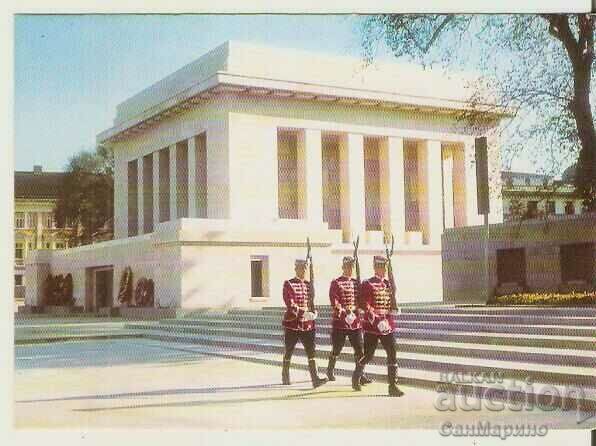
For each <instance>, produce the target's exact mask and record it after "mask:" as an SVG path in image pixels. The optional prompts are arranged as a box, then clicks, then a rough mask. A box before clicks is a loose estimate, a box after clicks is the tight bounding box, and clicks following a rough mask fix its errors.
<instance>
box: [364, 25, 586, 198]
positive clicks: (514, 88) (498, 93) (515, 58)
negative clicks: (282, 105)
mask: <svg viewBox="0 0 596 446" xmlns="http://www.w3.org/2000/svg"><path fill="white" fill-rule="evenodd" d="M595 28H596V18H595V17H594V16H591V15H589V14H576V15H553V14H545V15H445V14H431V15H410V14H401V15H376V16H369V17H367V18H366V19H365V20H364V22H363V25H362V46H363V50H364V54H365V57H366V59H367V60H368V61H372V60H373V59H374V57H375V56H376V53H377V49H378V47H379V45H384V46H385V47H386V48H387V49H388V50H389V51H390V52H391V53H392V54H393V55H394V56H396V57H404V58H408V59H411V60H414V61H416V62H418V63H421V64H423V65H425V66H428V65H437V64H440V65H442V66H443V67H444V68H447V69H451V70H461V69H473V70H474V71H476V72H477V74H478V76H477V80H476V81H474V82H472V85H470V87H471V90H472V91H473V94H471V95H470V98H469V102H470V105H472V106H478V105H479V104H487V103H491V104H494V105H495V106H497V107H507V108H508V109H510V110H513V119H512V120H511V121H510V122H509V124H508V126H507V127H506V128H505V129H504V135H505V136H506V138H503V140H504V142H505V153H504V156H505V160H506V163H507V162H511V160H512V159H513V158H515V157H516V156H518V155H519V153H520V152H524V151H526V152H527V151H528V150H531V151H533V155H534V156H535V157H537V158H540V157H542V158H543V165H544V168H545V170H546V171H548V173H550V174H559V173H561V168H562V166H564V165H565V164H570V163H571V162H573V161H575V160H577V167H576V175H575V184H576V187H577V190H578V192H579V193H580V194H581V196H582V197H583V198H584V202H585V204H586V206H587V207H588V208H589V209H591V210H596V155H595V153H596V133H595V129H594V114H595V107H594V103H595V102H596V100H595V98H594V95H593V94H592V91H591V84H592V82H593V80H594V78H595V77H596V70H595V69H594V63H593V62H594V31H595Z"/></svg>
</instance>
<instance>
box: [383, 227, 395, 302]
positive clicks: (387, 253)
mask: <svg viewBox="0 0 596 446" xmlns="http://www.w3.org/2000/svg"><path fill="white" fill-rule="evenodd" d="M394 245H395V239H394V238H393V234H391V250H389V245H388V244H387V243H385V256H386V257H387V275H388V276H389V283H390V284H391V310H397V301H396V299H395V278H394V277H393V266H392V265H391V256H392V255H393V247H394Z"/></svg>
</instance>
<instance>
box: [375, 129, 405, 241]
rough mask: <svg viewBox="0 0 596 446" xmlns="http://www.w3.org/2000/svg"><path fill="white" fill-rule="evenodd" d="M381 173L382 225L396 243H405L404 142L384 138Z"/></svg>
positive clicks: (381, 145)
mask: <svg viewBox="0 0 596 446" xmlns="http://www.w3.org/2000/svg"><path fill="white" fill-rule="evenodd" d="M379 163H380V172H381V184H380V186H381V224H382V226H383V228H384V229H386V230H387V231H389V232H390V233H392V234H393V236H394V237H395V243H396V244H397V245H402V244H404V243H405V234H406V219H405V192H404V175H405V173H404V140H403V138H397V137H388V138H383V139H382V140H381V142H380V146H379Z"/></svg>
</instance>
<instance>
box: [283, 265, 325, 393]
mask: <svg viewBox="0 0 596 446" xmlns="http://www.w3.org/2000/svg"><path fill="white" fill-rule="evenodd" d="M306 265H307V262H306V261H305V260H302V259H298V260H296V263H295V268H294V269H295V271H296V276H295V277H293V278H292V279H289V280H286V281H285V282H284V286H283V298H284V302H285V304H286V308H287V310H286V313H285V314H284V318H283V321H282V325H283V326H284V344H285V353H284V359H283V368H282V383H283V384H284V385H289V384H290V361H291V359H292V353H294V348H295V347H296V343H297V342H298V341H300V342H302V345H303V346H304V350H305V351H306V356H307V357H308V370H309V372H310V378H311V380H312V385H313V387H314V388H317V387H319V386H322V385H323V384H325V383H326V382H327V379H325V378H319V376H318V374H317V365H316V362H315V319H316V317H317V313H316V312H311V311H310V310H309V301H310V293H309V289H310V286H311V285H310V282H308V281H307V280H304V276H305V274H306Z"/></svg>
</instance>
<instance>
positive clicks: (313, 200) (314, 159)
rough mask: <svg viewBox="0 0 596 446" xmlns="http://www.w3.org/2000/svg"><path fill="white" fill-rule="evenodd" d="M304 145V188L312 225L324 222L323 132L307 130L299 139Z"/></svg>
mask: <svg viewBox="0 0 596 446" xmlns="http://www.w3.org/2000/svg"><path fill="white" fill-rule="evenodd" d="M299 144H303V145H304V150H303V151H302V150H300V148H299V150H298V153H304V158H305V159H304V164H303V166H304V174H303V178H304V183H303V184H304V187H305V201H306V203H305V208H306V215H305V217H306V218H307V219H308V220H309V221H310V222H311V223H322V222H323V166H322V163H323V159H322V152H321V131H320V130H313V129H306V130H304V133H303V134H302V135H301V137H300V139H299Z"/></svg>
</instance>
